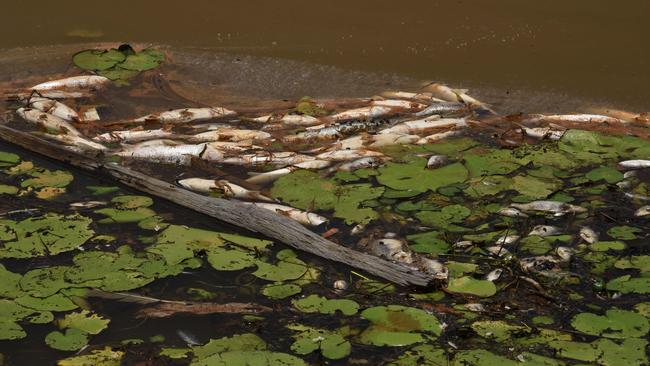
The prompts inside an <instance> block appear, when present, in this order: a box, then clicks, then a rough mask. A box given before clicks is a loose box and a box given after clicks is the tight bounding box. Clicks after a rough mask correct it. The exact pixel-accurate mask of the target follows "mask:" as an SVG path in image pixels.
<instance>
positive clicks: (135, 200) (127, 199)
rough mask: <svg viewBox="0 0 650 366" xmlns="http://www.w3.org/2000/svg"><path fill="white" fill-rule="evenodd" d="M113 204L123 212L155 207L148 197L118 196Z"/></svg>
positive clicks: (113, 200)
mask: <svg viewBox="0 0 650 366" xmlns="http://www.w3.org/2000/svg"><path fill="white" fill-rule="evenodd" d="M111 202H113V203H115V206H117V207H118V208H120V209H122V210H130V209H134V208H139V207H149V206H151V205H153V200H152V199H151V197H147V196H117V197H114V198H113V199H112V200H111Z"/></svg>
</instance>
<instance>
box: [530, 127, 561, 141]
mask: <svg viewBox="0 0 650 366" xmlns="http://www.w3.org/2000/svg"><path fill="white" fill-rule="evenodd" d="M521 129H522V131H523V132H524V134H526V136H529V137H532V138H536V139H539V140H545V139H548V140H553V141H557V140H559V139H561V138H562V136H564V133H565V132H566V130H558V129H554V128H551V127H536V128H528V127H522V128H521Z"/></svg>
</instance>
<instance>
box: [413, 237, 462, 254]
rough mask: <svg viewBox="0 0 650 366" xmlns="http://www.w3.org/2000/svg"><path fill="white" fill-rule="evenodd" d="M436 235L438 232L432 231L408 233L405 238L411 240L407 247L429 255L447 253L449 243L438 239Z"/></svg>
mask: <svg viewBox="0 0 650 366" xmlns="http://www.w3.org/2000/svg"><path fill="white" fill-rule="evenodd" d="M438 235H439V233H438V232H435V231H432V232H428V233H422V234H413V235H409V236H407V237H406V239H407V240H409V241H411V242H412V244H410V245H409V248H411V250H412V251H414V252H416V253H426V254H431V255H438V254H442V253H447V252H448V251H449V249H450V248H451V245H449V243H447V242H446V241H444V240H442V239H439V238H438Z"/></svg>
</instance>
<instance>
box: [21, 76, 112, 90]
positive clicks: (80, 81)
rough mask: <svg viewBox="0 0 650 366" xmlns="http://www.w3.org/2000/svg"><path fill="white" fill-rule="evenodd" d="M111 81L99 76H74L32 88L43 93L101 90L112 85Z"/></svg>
mask: <svg viewBox="0 0 650 366" xmlns="http://www.w3.org/2000/svg"><path fill="white" fill-rule="evenodd" d="M110 81H111V80H110V79H108V78H105V77H103V76H98V75H82V76H73V77H69V78H65V79H59V80H52V81H47V82H44V83H40V84H38V85H34V86H32V87H31V88H30V89H31V90H36V91H43V90H52V89H68V88H70V89H89V88H90V89H99V88H101V87H103V86H104V85H106V84H108V83H110Z"/></svg>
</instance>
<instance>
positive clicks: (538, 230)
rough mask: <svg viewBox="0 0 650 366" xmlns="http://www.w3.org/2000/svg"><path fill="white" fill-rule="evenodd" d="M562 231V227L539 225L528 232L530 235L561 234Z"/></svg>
mask: <svg viewBox="0 0 650 366" xmlns="http://www.w3.org/2000/svg"><path fill="white" fill-rule="evenodd" d="M561 233H562V229H560V228H559V227H557V226H551V225H537V226H535V227H533V230H531V231H530V232H529V233H528V236H541V237H545V236H553V235H559V234H561Z"/></svg>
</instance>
